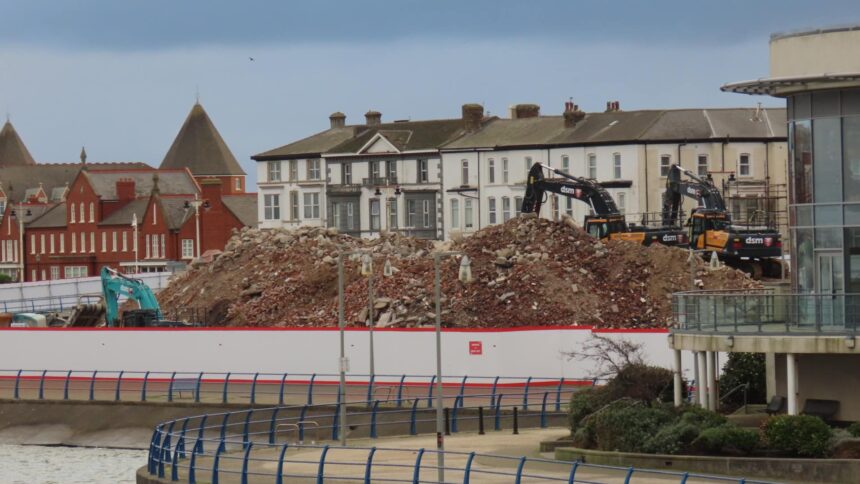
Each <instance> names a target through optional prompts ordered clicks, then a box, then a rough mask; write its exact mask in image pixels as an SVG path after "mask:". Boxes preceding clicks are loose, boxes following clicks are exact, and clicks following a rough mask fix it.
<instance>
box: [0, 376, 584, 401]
mask: <svg viewBox="0 0 860 484" xmlns="http://www.w3.org/2000/svg"><path fill="white" fill-rule="evenodd" d="M338 378H339V375H338V374H327V373H325V374H324V373H319V374H304V373H262V372H259V373H250V372H227V373H223V372H205V371H199V372H188V371H181V372H180V371H139V370H138V371H131V370H51V369H42V370H23V369H0V396H4V393H5V396H7V397H11V398H13V399H28V398H29V399H38V400H46V399H55V400H59V399H62V400H91V401H94V400H102V401H104V400H112V401H166V402H173V401H174V400H176V399H180V400H181V399H182V398H183V394H184V393H186V392H190V393H191V395H192V398H193V400H194V401H195V402H201V401H208V402H218V403H231V402H233V403H235V402H236V400H237V399H240V401H242V402H244V403H248V402H250V403H251V404H252V405H258V404H281V405H282V404H284V403H285V402H286V399H287V398H290V399H291V401H293V402H305V403H306V404H307V405H311V404H313V403H314V401H315V399H316V400H320V399H323V400H334V399H336V398H339V397H338V394H339V387H338V386H337V385H336V383H337V382H338ZM443 378H444V380H445V382H444V387H445V388H446V392H445V393H446V398H447V397H448V396H450V398H456V397H463V396H464V395H465V394H466V390H469V391H470V392H472V393H474V390H475V389H484V390H486V391H488V392H489V393H490V394H492V395H497V394H499V393H501V392H503V391H505V390H507V389H510V388H520V389H522V390H523V391H524V393H525V394H528V393H529V392H530V391H531V392H535V391H537V390H538V389H540V388H547V389H550V390H551V393H552V394H553V395H554V400H555V401H556V402H557V403H560V402H561V401H562V400H563V399H566V398H567V397H568V396H569V395H570V394H571V393H572V391H573V389H574V388H576V387H578V386H585V385H588V386H591V385H593V384H594V380H593V379H585V378H576V379H565V378H551V377H504V376H455V375H445V376H444V377H443ZM389 380H390V381H389ZM346 383H347V384H348V388H351V389H355V390H354V391H352V392H350V393H354V392H355V393H357V392H359V390H358V389H361V390H360V392H361V393H362V394H367V395H368V396H369V397H371V398H373V397H374V396H375V394H376V393H377V392H378V391H383V392H387V393H386V398H385V399H384V400H383V401H392V402H395V403H396V404H397V405H398V406H401V405H403V404H404V402H406V401H407V400H409V401H411V400H413V399H414V398H418V399H420V400H421V401H422V404H423V403H424V402H426V405H427V406H429V405H430V402H431V400H432V399H433V397H434V394H435V393H436V391H437V390H436V388H435V383H436V377H435V376H434V375H409V374H401V375H390V374H377V375H374V376H373V378H371V377H370V375H361V374H351V375H348V378H347V382H346ZM296 387H298V388H296ZM410 388H411V389H420V392H419V391H415V392H412V391H410V390H409V389H410ZM447 390H454V391H456V394H449V392H448V391H447ZM76 394H77V395H78V396H77V397H75V395H76ZM492 395H491V397H490V398H494V397H493V396H492ZM261 399H262V400H266V399H268V400H266V401H260V400H261Z"/></svg>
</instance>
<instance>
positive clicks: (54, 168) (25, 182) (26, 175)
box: [0, 163, 152, 202]
mask: <svg viewBox="0 0 860 484" xmlns="http://www.w3.org/2000/svg"><path fill="white" fill-rule="evenodd" d="M82 166H83V165H81V164H80V163H50V164H49V163H40V164H37V165H26V166H7V167H3V166H0V184H2V187H3V191H4V192H5V193H6V195H7V196H8V197H9V200H10V201H12V202H20V201H22V200H24V193H25V192H26V191H27V189H29V188H34V187H37V186H39V183H41V184H42V188H43V189H44V190H45V193H53V191H54V190H55V189H57V188H64V187H65V186H66V185H70V184H71V183H72V181H74V179H75V177H76V176H78V172H79V171H81V167H82ZM87 167H88V168H89V169H90V170H98V171H109V170H130V169H140V168H148V169H150V170H151V169H152V168H151V167H150V166H148V165H146V164H144V163H87Z"/></svg>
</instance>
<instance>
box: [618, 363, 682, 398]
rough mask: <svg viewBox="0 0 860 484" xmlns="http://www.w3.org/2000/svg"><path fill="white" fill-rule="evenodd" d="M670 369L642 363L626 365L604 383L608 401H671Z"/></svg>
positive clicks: (671, 377) (671, 378)
mask: <svg viewBox="0 0 860 484" xmlns="http://www.w3.org/2000/svg"><path fill="white" fill-rule="evenodd" d="M673 384H674V379H673V374H672V370H668V369H666V368H660V367H657V366H648V365H642V364H631V365H627V366H625V367H624V368H622V369H621V371H619V372H618V374H616V375H615V377H614V378H613V379H612V380H610V381H609V382H608V383H607V384H606V388H607V392H608V394H609V401H612V400H617V399H619V398H624V397H627V398H633V399H635V400H640V401H643V402H646V403H649V404H650V403H651V402H653V401H654V400H660V401H664V402H670V401H672V398H673V397H672V391H673V390H672V386H673Z"/></svg>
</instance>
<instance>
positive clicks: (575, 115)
mask: <svg viewBox="0 0 860 484" xmlns="http://www.w3.org/2000/svg"><path fill="white" fill-rule="evenodd" d="M563 117H564V127H565V128H573V127H574V126H576V123H578V122H580V121H582V120H583V119H585V112H584V111H580V110H579V106H577V105H576V104H573V103H572V102H571V110H570V111H565V112H564V114H563Z"/></svg>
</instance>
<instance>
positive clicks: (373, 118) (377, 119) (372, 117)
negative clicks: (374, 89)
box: [364, 110, 382, 126]
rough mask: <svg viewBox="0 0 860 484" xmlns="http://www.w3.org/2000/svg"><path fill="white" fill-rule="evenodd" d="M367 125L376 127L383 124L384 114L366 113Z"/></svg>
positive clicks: (376, 112)
mask: <svg viewBox="0 0 860 484" xmlns="http://www.w3.org/2000/svg"><path fill="white" fill-rule="evenodd" d="M364 119H365V123H366V124H367V125H368V126H375V125H377V124H382V113H380V112H379V111H373V110H371V111H368V112H366V113H364Z"/></svg>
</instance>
